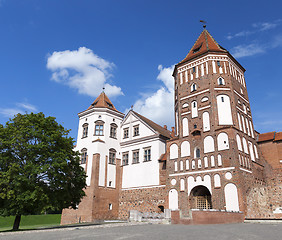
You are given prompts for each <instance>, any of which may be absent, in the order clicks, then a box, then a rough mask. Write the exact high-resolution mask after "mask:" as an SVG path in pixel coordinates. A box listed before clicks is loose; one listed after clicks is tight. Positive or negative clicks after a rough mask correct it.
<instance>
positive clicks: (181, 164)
mask: <svg viewBox="0 0 282 240" xmlns="http://www.w3.org/2000/svg"><path fill="white" fill-rule="evenodd" d="M179 165H180V166H179V170H180V171H183V161H180V162H179Z"/></svg>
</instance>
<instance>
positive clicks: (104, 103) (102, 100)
mask: <svg viewBox="0 0 282 240" xmlns="http://www.w3.org/2000/svg"><path fill="white" fill-rule="evenodd" d="M91 108H109V109H112V110H115V111H117V109H116V108H115V106H114V105H113V104H112V102H111V101H110V99H109V98H108V96H107V95H106V94H105V93H104V92H102V93H101V94H100V95H99V96H98V97H97V98H96V99H95V101H94V102H93V103H92V104H91V105H90V106H89V108H88V109H91ZM88 109H87V110H88Z"/></svg>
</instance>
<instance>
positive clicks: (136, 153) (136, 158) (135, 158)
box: [132, 150, 139, 163]
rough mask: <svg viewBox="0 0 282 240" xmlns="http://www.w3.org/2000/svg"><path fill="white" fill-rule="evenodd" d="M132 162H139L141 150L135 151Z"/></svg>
mask: <svg viewBox="0 0 282 240" xmlns="http://www.w3.org/2000/svg"><path fill="white" fill-rule="evenodd" d="M132 155H133V158H132V163H139V150H135V151H133V154H132Z"/></svg>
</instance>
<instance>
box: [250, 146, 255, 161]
mask: <svg viewBox="0 0 282 240" xmlns="http://www.w3.org/2000/svg"><path fill="white" fill-rule="evenodd" d="M249 150H250V157H251V160H252V161H255V154H254V148H253V144H252V143H251V142H249Z"/></svg>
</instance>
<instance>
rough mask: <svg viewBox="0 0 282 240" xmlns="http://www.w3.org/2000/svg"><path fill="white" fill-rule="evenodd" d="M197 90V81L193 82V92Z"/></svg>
mask: <svg viewBox="0 0 282 240" xmlns="http://www.w3.org/2000/svg"><path fill="white" fill-rule="evenodd" d="M196 90H197V85H196V84H195V83H193V84H192V85H191V92H194V91H196Z"/></svg>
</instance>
